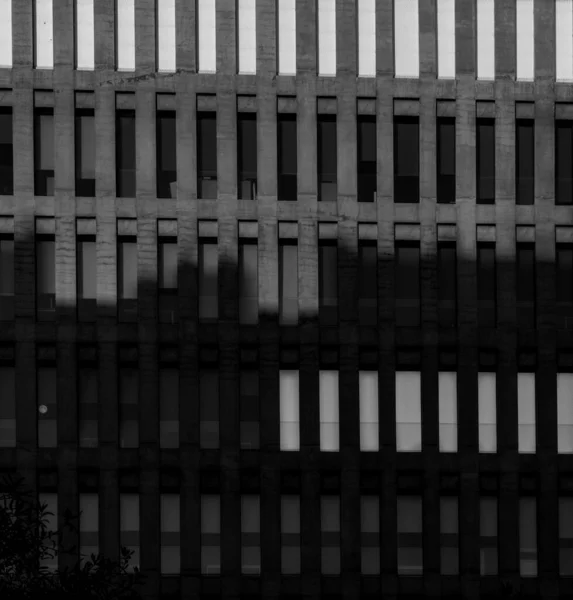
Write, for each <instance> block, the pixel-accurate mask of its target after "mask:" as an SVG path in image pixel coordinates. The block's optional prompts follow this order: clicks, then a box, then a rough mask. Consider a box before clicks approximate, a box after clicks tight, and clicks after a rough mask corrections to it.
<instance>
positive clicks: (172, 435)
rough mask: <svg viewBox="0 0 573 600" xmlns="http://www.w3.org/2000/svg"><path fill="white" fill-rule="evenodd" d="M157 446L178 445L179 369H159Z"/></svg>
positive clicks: (172, 446)
mask: <svg viewBox="0 0 573 600" xmlns="http://www.w3.org/2000/svg"><path fill="white" fill-rule="evenodd" d="M159 446H160V447H161V448H178V447H179V371H178V370H177V369H176V368H168V367H163V368H161V369H160V370H159Z"/></svg>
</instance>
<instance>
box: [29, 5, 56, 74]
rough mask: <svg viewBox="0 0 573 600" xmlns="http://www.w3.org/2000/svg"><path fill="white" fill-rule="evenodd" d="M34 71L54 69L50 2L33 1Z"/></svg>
mask: <svg viewBox="0 0 573 600" xmlns="http://www.w3.org/2000/svg"><path fill="white" fill-rule="evenodd" d="M34 9H35V10H34V13H35V23H34V24H35V27H34V33H35V34H36V46H35V50H36V56H35V61H34V62H35V66H36V69H53V68H54V9H53V6H52V0H35V4H34Z"/></svg>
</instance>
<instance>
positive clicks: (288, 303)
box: [279, 240, 298, 325]
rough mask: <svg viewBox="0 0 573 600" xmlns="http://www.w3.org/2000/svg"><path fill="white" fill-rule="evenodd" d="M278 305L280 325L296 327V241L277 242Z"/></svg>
mask: <svg viewBox="0 0 573 600" xmlns="http://www.w3.org/2000/svg"><path fill="white" fill-rule="evenodd" d="M293 242H294V243H293ZM279 305H280V306H279V311H280V321H281V325H296V324H297V323H298V248H297V245H296V240H280V241H279Z"/></svg>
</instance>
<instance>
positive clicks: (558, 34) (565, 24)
mask: <svg viewBox="0 0 573 600" xmlns="http://www.w3.org/2000/svg"><path fill="white" fill-rule="evenodd" d="M572 21H573V2H572V0H556V1H555V50H556V52H555V59H556V60H555V78H556V79H557V81H573V36H572V35H571V27H570V24H571V22H572Z"/></svg>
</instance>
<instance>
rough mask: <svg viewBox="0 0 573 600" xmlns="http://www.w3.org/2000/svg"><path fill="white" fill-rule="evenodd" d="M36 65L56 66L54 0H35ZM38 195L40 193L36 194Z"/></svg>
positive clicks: (40, 66) (44, 67)
mask: <svg viewBox="0 0 573 600" xmlns="http://www.w3.org/2000/svg"><path fill="white" fill-rule="evenodd" d="M34 8H35V10H34V14H35V23H34V25H35V27H34V33H35V35H36V45H35V51H36V52H35V66H36V69H53V68H54V10H53V6H52V0H35V7H34ZM36 195H37V196H38V195H39V194H36Z"/></svg>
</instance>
